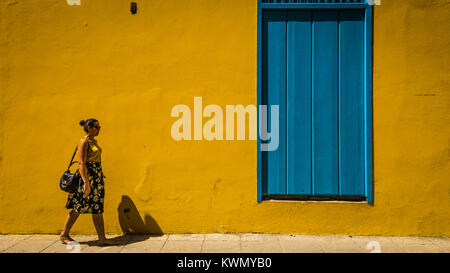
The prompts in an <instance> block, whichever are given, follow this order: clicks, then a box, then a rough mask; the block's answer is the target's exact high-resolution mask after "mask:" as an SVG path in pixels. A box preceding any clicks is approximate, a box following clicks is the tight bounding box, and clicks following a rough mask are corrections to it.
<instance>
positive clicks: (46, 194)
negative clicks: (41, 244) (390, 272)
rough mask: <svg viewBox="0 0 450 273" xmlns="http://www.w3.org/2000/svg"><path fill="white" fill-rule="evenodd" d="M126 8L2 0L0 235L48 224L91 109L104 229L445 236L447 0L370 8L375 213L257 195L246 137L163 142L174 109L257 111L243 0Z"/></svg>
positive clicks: (247, 7) (251, 27)
mask: <svg viewBox="0 0 450 273" xmlns="http://www.w3.org/2000/svg"><path fill="white" fill-rule="evenodd" d="M137 3H138V12H137V14H136V15H131V14H130V1H125V0H120V1H119V0H117V1H111V0H96V1H87V0H81V6H69V5H67V4H66V1H65V0H40V1H32V0H28V1H26V0H16V1H14V0H1V1H0V20H1V25H0V26H1V28H0V208H1V209H0V233H56V232H59V231H60V230H61V229H62V225H63V222H64V219H65V216H66V213H67V211H66V210H65V209H64V205H65V202H66V198H67V195H66V194H64V193H63V192H62V191H60V189H59V188H58V181H59V178H60V176H61V174H62V172H63V171H64V169H65V168H66V166H67V164H68V161H69V159H70V157H71V155H72V152H73V149H74V148H75V146H76V144H77V141H78V140H79V138H80V137H81V136H83V135H84V134H83V132H82V129H81V127H80V126H79V125H78V122H79V121H80V120H82V119H87V118H91V117H93V118H97V119H99V120H100V123H101V126H102V129H101V133H100V135H99V136H98V140H99V144H100V146H101V147H102V148H103V155H102V159H103V170H104V173H105V175H106V177H107V178H106V179H105V183H106V204H105V227H106V231H107V232H109V233H120V232H121V231H122V229H124V225H125V226H126V225H129V226H132V227H125V229H127V228H128V229H133V230H137V231H150V232H156V231H158V230H159V231H162V232H164V233H214V232H264V233H293V234H353V235H421V236H450V165H449V162H450V160H449V158H450V147H449V145H450V141H449V136H450V127H449V124H450V112H449V109H450V91H449V75H450V73H449V72H450V69H449V59H450V58H449V57H450V56H449V49H450V36H449V35H448V29H449V27H450V10H449V3H450V1H448V0H433V1H431V0H383V1H382V5H381V6H377V7H375V17H374V76H373V77H374V90H373V93H374V180H375V182H374V183H375V184H374V193H375V197H374V200H375V203H374V205H373V206H372V205H368V204H354V203H307V202H269V203H257V201H256V191H257V176H256V166H257V149H256V142H255V141H215V142H208V141H197V142H194V141H191V142H186V141H184V142H176V141H174V140H173V139H172V137H171V126H172V123H173V122H174V121H175V120H176V119H175V118H172V117H171V116H170V113H171V109H172V107H173V106H174V105H176V104H187V105H190V106H191V107H192V106H193V98H194V96H202V97H203V104H204V105H207V104H218V105H220V106H222V108H223V109H225V106H226V105H238V104H243V105H249V104H256V99H257V98H256V88H257V87H256V76H257V75H256V63H257V59H256V57H257V52H256V47H257V43H256V41H257V2H256V0H184V1H181V0H153V1H139V0H138V1H137ZM133 205H135V206H136V209H137V211H139V213H137V211H136V210H134V212H133V208H132V209H131V212H130V208H131V207H133ZM118 208H119V210H118ZM127 209H128V213H129V214H132V213H134V215H132V216H130V215H127V214H124V213H123V211H124V210H127ZM121 211H122V212H121ZM127 221H129V222H128V223H127ZM130 221H131V222H130ZM133 221H134V222H133ZM73 231H74V232H75V233H95V229H94V227H93V225H92V222H91V218H90V217H89V216H82V217H80V218H79V220H78V222H77V223H76V224H75V226H74V228H73Z"/></svg>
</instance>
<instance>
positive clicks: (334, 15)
mask: <svg viewBox="0 0 450 273" xmlns="http://www.w3.org/2000/svg"><path fill="white" fill-rule="evenodd" d="M313 69H314V79H313V81H314V90H313V92H314V117H313V119H314V124H313V126H314V159H313V160H314V173H313V175H314V192H313V194H314V195H338V194H339V177H338V164H339V162H338V12H337V11H315V12H314V68H313Z"/></svg>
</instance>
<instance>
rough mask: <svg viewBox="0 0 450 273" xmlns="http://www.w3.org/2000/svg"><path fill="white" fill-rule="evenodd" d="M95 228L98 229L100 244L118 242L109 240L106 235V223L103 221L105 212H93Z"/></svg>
mask: <svg viewBox="0 0 450 273" xmlns="http://www.w3.org/2000/svg"><path fill="white" fill-rule="evenodd" d="M92 221H93V222H94V226H95V230H97V235H98V241H99V244H107V245H114V244H115V243H116V242H115V241H113V240H108V239H106V237H105V224H104V222H103V213H99V214H92Z"/></svg>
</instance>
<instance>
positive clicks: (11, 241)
mask: <svg viewBox="0 0 450 273" xmlns="http://www.w3.org/2000/svg"><path fill="white" fill-rule="evenodd" d="M31 236H32V235H9V234H8V235H1V236H0V252H3V251H4V250H6V249H8V248H10V247H11V246H13V245H15V244H17V243H18V242H20V241H22V240H25V239H27V238H29V237H31Z"/></svg>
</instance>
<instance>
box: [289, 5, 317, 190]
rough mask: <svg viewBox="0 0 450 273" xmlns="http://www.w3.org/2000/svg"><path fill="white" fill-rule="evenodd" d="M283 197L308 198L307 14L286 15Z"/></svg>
mask: <svg viewBox="0 0 450 273" xmlns="http://www.w3.org/2000/svg"><path fill="white" fill-rule="evenodd" d="M287 28H288V29H287V38H288V42H287V43H288V45H287V46H288V54H287V62H288V64H287V77H288V78H287V79H288V80H287V194H290V195H311V194H312V191H311V12H310V11H289V12H288V25H287Z"/></svg>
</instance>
